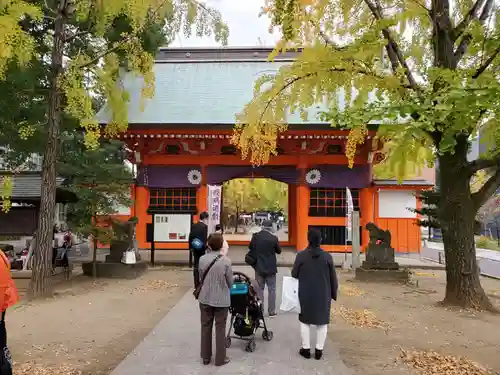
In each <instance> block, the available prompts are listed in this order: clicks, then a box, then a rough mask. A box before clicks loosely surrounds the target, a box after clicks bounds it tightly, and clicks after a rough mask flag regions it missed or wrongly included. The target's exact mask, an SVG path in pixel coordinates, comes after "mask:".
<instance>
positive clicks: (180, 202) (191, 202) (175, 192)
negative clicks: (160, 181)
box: [149, 188, 196, 212]
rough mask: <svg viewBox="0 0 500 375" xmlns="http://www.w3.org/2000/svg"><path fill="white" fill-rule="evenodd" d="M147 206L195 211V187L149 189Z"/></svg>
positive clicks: (174, 210) (167, 209) (154, 208)
mask: <svg viewBox="0 0 500 375" xmlns="http://www.w3.org/2000/svg"><path fill="white" fill-rule="evenodd" d="M149 208H150V209H153V210H165V211H173V212H178V211H183V212H196V188H162V189H149Z"/></svg>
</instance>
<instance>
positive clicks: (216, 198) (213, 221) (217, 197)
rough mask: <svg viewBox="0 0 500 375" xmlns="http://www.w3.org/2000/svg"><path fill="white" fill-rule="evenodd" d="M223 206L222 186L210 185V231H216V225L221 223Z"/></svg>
mask: <svg viewBox="0 0 500 375" xmlns="http://www.w3.org/2000/svg"><path fill="white" fill-rule="evenodd" d="M221 206H222V186H220V185H208V215H209V216H208V233H213V232H215V226H216V225H217V224H220V215H221Z"/></svg>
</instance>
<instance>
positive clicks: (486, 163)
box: [467, 156, 500, 176]
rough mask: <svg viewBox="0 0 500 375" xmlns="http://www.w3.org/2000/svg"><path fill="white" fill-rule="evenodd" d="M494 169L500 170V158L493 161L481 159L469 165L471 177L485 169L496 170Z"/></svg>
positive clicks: (492, 159)
mask: <svg viewBox="0 0 500 375" xmlns="http://www.w3.org/2000/svg"><path fill="white" fill-rule="evenodd" d="M494 167H497V168H500V156H497V157H495V158H491V159H486V158H479V159H476V160H473V161H471V162H470V163H469V164H468V165H467V169H468V172H469V175H471V176H472V175H473V174H474V173H476V172H478V171H481V170H483V169H488V168H494Z"/></svg>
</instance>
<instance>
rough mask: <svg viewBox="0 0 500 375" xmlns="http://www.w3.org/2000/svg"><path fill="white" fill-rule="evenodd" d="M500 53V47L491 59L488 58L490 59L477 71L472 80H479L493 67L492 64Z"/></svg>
mask: <svg viewBox="0 0 500 375" xmlns="http://www.w3.org/2000/svg"><path fill="white" fill-rule="evenodd" d="M499 53H500V46H498V47H497V48H496V50H495V51H493V53H492V54H491V56H490V57H488V59H487V60H486V61H485V62H484V63H483V64H482V65H481V66H480V67H479V68H478V69H477V70H476V73H474V75H473V76H472V78H474V79H475V78H478V77H479V76H480V75H481V74H483V72H484V71H485V70H486V69H488V67H489V66H490V65H491V63H492V62H493V60H495V58H496V57H497V56H498V54H499Z"/></svg>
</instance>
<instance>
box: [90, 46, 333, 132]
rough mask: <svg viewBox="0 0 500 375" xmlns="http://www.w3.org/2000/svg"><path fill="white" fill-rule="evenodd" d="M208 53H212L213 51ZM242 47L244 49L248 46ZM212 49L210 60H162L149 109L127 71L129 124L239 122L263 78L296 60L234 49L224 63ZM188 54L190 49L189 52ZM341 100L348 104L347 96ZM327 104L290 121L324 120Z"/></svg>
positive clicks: (102, 115)
mask: <svg viewBox="0 0 500 375" xmlns="http://www.w3.org/2000/svg"><path fill="white" fill-rule="evenodd" d="M220 50H221V51H222V49H220ZM184 51H188V50H187V49H185V50H184ZM204 51H205V52H204V53H207V51H208V50H204ZM239 51H240V52H239V53H241V51H244V49H241V50H239ZM174 52H175V53H177V54H178V55H179V49H173V50H172V53H174ZM211 52H212V54H211V55H210V56H211V58H210V59H208V60H200V59H199V58H190V59H187V58H184V59H172V58H170V59H169V58H164V59H163V60H161V61H157V62H156V64H155V66H154V73H155V77H156V92H155V95H154V97H153V98H152V99H150V100H147V101H146V105H145V108H144V111H141V108H140V92H141V89H140V88H141V83H142V80H141V79H140V78H138V77H134V76H132V75H131V74H128V75H126V76H125V77H124V80H123V85H124V87H125V88H126V89H127V91H128V92H129V94H130V104H129V115H128V116H129V117H128V120H129V123H130V124H234V122H235V115H236V114H237V113H239V112H240V111H241V110H242V109H243V107H244V106H245V104H247V103H248V102H249V101H250V100H251V99H252V97H253V88H254V83H255V81H256V80H257V78H259V77H260V76H262V75H264V74H273V73H276V72H277V71H278V69H279V68H280V67H282V66H284V65H285V64H289V63H290V59H288V60H281V61H279V60H277V61H274V62H268V61H265V60H264V59H263V58H262V57H261V58H259V59H256V60H255V61H252V60H251V59H248V58H247V59H235V58H234V56H235V52H234V50H231V49H230V50H229V52H227V51H224V52H222V53H220V54H221V55H222V54H223V53H224V58H227V56H233V59H227V60H226V61H223V60H221V58H217V50H214V49H212V50H211ZM161 53H162V56H163V57H165V56H167V57H168V54H169V53H170V51H169V49H165V50H162V51H161ZM195 53H196V52H195ZM195 53H193V55H192V56H195ZM188 54H189V52H185V55H188ZM231 54H232V55H231ZM178 55H177V56H178ZM213 56H215V57H213ZM261 56H262V53H261ZM339 100H340V101H341V102H342V97H341V96H340V97H339ZM325 108H326V107H325V106H322V107H321V106H314V107H312V108H311V110H310V111H309V121H306V122H304V121H302V120H301V118H300V116H299V115H298V114H293V115H290V116H289V117H288V123H290V124H312V123H315V124H319V123H323V121H320V120H319V119H318V116H317V115H318V113H319V112H320V110H325ZM109 119H110V114H109V112H108V110H107V109H106V108H104V109H103V110H102V111H101V112H100V113H99V114H98V120H99V121H100V122H101V123H107V122H108V121H109Z"/></svg>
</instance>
